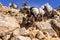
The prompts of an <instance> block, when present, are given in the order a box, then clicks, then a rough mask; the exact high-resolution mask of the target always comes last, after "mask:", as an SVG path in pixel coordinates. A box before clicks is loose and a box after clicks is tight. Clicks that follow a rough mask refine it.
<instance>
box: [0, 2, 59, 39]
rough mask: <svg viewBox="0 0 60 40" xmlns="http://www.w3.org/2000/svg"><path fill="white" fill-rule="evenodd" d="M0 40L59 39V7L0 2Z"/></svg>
mask: <svg viewBox="0 0 60 40" xmlns="http://www.w3.org/2000/svg"><path fill="white" fill-rule="evenodd" d="M0 40H60V7H58V8H56V9H53V8H52V7H51V6H50V5H49V4H48V3H46V4H44V5H43V6H41V7H40V8H36V7H31V6H28V5H27V3H25V2H24V3H22V7H21V8H20V9H18V6H17V5H16V4H14V3H10V4H9V6H8V7H6V6H4V5H3V4H1V3H0Z"/></svg>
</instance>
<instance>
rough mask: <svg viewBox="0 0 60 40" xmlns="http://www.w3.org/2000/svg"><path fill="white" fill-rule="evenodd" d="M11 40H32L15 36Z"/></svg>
mask: <svg viewBox="0 0 60 40" xmlns="http://www.w3.org/2000/svg"><path fill="white" fill-rule="evenodd" d="M11 40H31V38H29V37H24V36H15V37H13V38H11Z"/></svg>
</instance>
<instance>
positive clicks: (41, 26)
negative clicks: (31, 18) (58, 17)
mask: <svg viewBox="0 0 60 40" xmlns="http://www.w3.org/2000/svg"><path fill="white" fill-rule="evenodd" d="M35 24H36V25H37V27H38V28H39V29H40V30H44V29H52V27H51V25H50V23H48V22H35Z"/></svg>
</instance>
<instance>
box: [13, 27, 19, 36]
mask: <svg viewBox="0 0 60 40" xmlns="http://www.w3.org/2000/svg"><path fill="white" fill-rule="evenodd" d="M17 35H20V28H17V29H16V30H14V31H13V36H17Z"/></svg>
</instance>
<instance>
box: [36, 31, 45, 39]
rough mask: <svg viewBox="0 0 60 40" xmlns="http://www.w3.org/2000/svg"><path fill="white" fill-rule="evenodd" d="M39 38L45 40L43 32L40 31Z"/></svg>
mask: <svg viewBox="0 0 60 40" xmlns="http://www.w3.org/2000/svg"><path fill="white" fill-rule="evenodd" d="M37 38H38V39H43V38H45V35H44V34H43V32H42V31H39V32H38V34H37Z"/></svg>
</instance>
